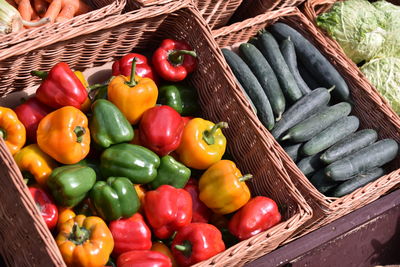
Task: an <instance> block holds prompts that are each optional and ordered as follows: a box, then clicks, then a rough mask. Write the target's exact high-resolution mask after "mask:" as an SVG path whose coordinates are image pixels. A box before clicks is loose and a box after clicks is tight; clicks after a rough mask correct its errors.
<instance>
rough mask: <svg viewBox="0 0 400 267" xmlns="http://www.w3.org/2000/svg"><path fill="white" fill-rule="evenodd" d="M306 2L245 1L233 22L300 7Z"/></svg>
mask: <svg viewBox="0 0 400 267" xmlns="http://www.w3.org/2000/svg"><path fill="white" fill-rule="evenodd" d="M303 2H305V0H243V2H242V4H241V5H240V6H239V7H238V9H237V10H236V12H235V14H234V15H233V16H232V19H231V22H239V21H243V20H245V19H248V18H253V17H255V16H257V15H260V14H264V13H265V12H267V11H272V10H277V9H282V8H285V7H293V6H297V5H300V4H301V3H303Z"/></svg>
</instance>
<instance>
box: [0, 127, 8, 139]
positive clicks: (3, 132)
mask: <svg viewBox="0 0 400 267" xmlns="http://www.w3.org/2000/svg"><path fill="white" fill-rule="evenodd" d="M0 138H3V139H4V140H6V139H7V132H6V130H4V129H3V128H0Z"/></svg>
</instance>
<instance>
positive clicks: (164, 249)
mask: <svg viewBox="0 0 400 267" xmlns="http://www.w3.org/2000/svg"><path fill="white" fill-rule="evenodd" d="M150 250H152V251H158V252H160V253H162V254H164V255H165V256H167V257H168V258H169V259H170V260H171V263H172V267H178V264H177V263H176V260H175V258H174V256H173V255H172V252H171V250H170V249H169V247H168V246H167V245H165V244H164V243H163V242H161V241H154V242H153V245H152V246H151V249H150Z"/></svg>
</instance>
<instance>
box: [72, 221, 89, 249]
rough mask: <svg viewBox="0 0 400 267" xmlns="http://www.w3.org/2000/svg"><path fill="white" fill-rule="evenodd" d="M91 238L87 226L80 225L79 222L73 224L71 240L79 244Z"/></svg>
mask: <svg viewBox="0 0 400 267" xmlns="http://www.w3.org/2000/svg"><path fill="white" fill-rule="evenodd" d="M88 238H89V231H88V230H86V229H85V228H81V227H79V225H78V223H74V226H72V233H71V236H70V238H69V239H70V240H71V241H72V242H74V243H75V244H77V245H81V244H83V243H84V242H85V241H86V240H87V239H88Z"/></svg>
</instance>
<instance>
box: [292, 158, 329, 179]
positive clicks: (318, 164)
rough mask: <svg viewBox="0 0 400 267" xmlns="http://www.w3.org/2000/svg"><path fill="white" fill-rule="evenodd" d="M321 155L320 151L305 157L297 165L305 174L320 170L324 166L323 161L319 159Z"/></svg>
mask: <svg viewBox="0 0 400 267" xmlns="http://www.w3.org/2000/svg"><path fill="white" fill-rule="evenodd" d="M320 156H321V154H320V153H318V154H315V155H312V156H308V157H306V158H303V159H302V160H300V161H299V162H298V163H297V167H299V169H300V171H301V172H302V173H303V174H304V175H305V176H308V175H310V174H313V173H314V172H316V171H318V170H320V169H321V168H322V167H323V166H324V164H323V163H322V161H321V160H320V159H319V157H320Z"/></svg>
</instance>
